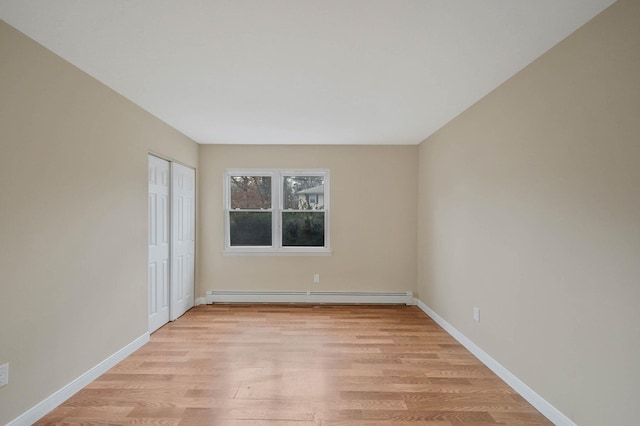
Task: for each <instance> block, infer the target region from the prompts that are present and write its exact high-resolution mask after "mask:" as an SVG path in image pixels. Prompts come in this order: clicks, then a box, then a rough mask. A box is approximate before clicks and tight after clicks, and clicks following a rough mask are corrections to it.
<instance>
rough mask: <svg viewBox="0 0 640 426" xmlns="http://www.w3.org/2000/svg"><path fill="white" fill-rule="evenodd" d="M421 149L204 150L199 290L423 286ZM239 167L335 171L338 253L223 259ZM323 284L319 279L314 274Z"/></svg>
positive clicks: (335, 244) (404, 288) (335, 249)
mask: <svg viewBox="0 0 640 426" xmlns="http://www.w3.org/2000/svg"><path fill="white" fill-rule="evenodd" d="M417 152H418V150H417V147H416V146H404V147H391V146H376V147H373V146H322V147H320V146H237V145H236V146H232V145H202V146H201V147H200V168H199V181H198V182H199V187H200V192H199V197H200V198H199V203H200V218H201V220H200V224H201V227H200V234H199V235H200V240H199V245H198V248H199V252H200V259H203V261H202V262H200V264H199V275H198V280H197V281H198V282H199V289H198V291H196V294H197V295H199V296H204V294H205V292H206V291H207V290H288V291H308V290H315V291H415V283H416V251H415V247H416V233H415V224H416V210H417V201H416V194H417V183H416V179H417V164H418V162H417ZM232 168H286V169H292V168H293V169H301V168H327V169H330V180H331V225H330V226H331V248H332V250H333V255H332V256H296V257H292V256H223V244H224V221H223V204H222V203H223V194H224V191H223V176H224V170H225V169H232ZM314 273H319V274H320V283H319V284H315V285H314V284H313V274H314Z"/></svg>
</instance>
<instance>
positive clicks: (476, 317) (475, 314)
mask: <svg viewBox="0 0 640 426" xmlns="http://www.w3.org/2000/svg"><path fill="white" fill-rule="evenodd" d="M473 319H474V321H475V322H480V308H477V307H475V306H474V307H473Z"/></svg>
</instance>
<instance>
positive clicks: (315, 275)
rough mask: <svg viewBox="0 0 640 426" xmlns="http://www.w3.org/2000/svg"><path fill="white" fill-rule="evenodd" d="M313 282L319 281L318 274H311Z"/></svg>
mask: <svg viewBox="0 0 640 426" xmlns="http://www.w3.org/2000/svg"><path fill="white" fill-rule="evenodd" d="M313 282H314V283H319V282H320V274H313Z"/></svg>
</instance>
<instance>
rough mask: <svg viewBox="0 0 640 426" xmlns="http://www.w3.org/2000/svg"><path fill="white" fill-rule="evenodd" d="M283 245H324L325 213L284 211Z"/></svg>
mask: <svg viewBox="0 0 640 426" xmlns="http://www.w3.org/2000/svg"><path fill="white" fill-rule="evenodd" d="M282 245H283V246H305V247H324V213H321V212H282Z"/></svg>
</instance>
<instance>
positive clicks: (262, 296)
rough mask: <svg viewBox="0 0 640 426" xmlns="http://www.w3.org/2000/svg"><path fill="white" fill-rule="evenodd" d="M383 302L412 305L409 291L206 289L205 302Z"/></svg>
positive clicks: (411, 296)
mask: <svg viewBox="0 0 640 426" xmlns="http://www.w3.org/2000/svg"><path fill="white" fill-rule="evenodd" d="M216 302H217V303H384V304H403V305H413V303H414V299H413V293H411V292H406V293H403V292H381V293H376V292H358V291H234V290H212V291H207V296H206V297H205V303H207V304H210V303H216Z"/></svg>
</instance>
